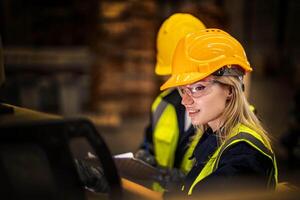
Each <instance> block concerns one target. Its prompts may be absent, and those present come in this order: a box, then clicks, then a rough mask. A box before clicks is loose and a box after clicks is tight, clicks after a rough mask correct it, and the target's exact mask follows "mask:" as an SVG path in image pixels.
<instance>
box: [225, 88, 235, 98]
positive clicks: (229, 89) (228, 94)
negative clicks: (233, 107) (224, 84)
mask: <svg viewBox="0 0 300 200" xmlns="http://www.w3.org/2000/svg"><path fill="white" fill-rule="evenodd" d="M232 93H233V92H232V87H229V88H228V93H227V97H226V99H227V100H230V99H231V98H232Z"/></svg>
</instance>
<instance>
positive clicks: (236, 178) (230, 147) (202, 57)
mask: <svg viewBox="0 0 300 200" xmlns="http://www.w3.org/2000/svg"><path fill="white" fill-rule="evenodd" d="M251 71H252V68H251V67H250V65H249V62H248V60H247V57H246V54H245V52H244V49H243V47H242V46H241V44H240V43H239V42H238V41H237V40H236V39H234V38H233V37H232V36H230V35H229V34H228V33H226V32H224V31H222V30H219V29H205V30H201V31H199V32H197V33H190V34H188V35H186V36H185V37H184V38H183V39H181V40H180V41H179V43H178V45H177V47H176V50H175V54H174V56H173V63H172V75H171V77H170V78H169V79H168V80H167V81H166V82H165V83H164V84H163V85H162V86H161V90H165V89H168V88H175V87H176V88H177V89H178V91H179V93H180V95H181V97H182V104H183V105H184V106H185V108H186V110H187V112H188V114H189V116H190V118H191V121H192V124H193V125H194V126H195V127H196V128H198V129H201V130H202V131H199V133H202V135H201V139H200V141H199V142H198V144H197V146H196V148H195V150H194V152H193V155H192V157H191V159H194V162H195V163H194V166H193V168H192V169H191V171H190V172H189V173H188V175H187V177H186V180H185V183H184V185H183V187H182V191H183V192H184V193H185V194H187V195H191V194H195V193H199V192H204V191H211V190H213V191H223V189H224V190H225V191H227V190H228V189H233V190H234V191H236V189H237V188H241V189H250V187H251V188H253V187H254V188H262V189H274V188H275V186H276V184H277V165H276V160H275V156H274V153H273V151H272V148H271V144H270V138H269V135H268V133H267V132H266V131H265V130H264V128H263V127H262V125H261V123H260V122H259V120H258V119H257V117H256V116H255V114H254V113H253V112H251V111H250V109H249V104H248V102H247V99H246V97H245V95H244V93H243V77H244V75H245V73H247V72H251ZM193 196H194V195H193Z"/></svg>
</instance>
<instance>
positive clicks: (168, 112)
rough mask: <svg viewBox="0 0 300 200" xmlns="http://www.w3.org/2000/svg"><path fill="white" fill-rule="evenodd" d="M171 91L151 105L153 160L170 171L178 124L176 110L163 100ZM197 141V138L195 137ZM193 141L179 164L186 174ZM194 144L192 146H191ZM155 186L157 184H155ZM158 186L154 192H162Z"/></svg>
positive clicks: (163, 93)
mask: <svg viewBox="0 0 300 200" xmlns="http://www.w3.org/2000/svg"><path fill="white" fill-rule="evenodd" d="M170 92H172V90H166V91H164V92H162V93H161V94H160V95H159V96H158V97H157V98H156V99H155V101H154V103H153V104H152V130H153V144H154V145H153V146H154V153H155V159H156V162H157V164H158V165H159V166H161V167H165V168H169V169H172V168H173V167H174V161H175V152H176V149H177V144H178V139H179V132H180V129H179V123H178V116H177V113H176V108H175V106H174V105H173V104H171V103H169V102H167V101H165V100H164V97H165V96H167V95H168V94H170ZM195 139H196V140H197V139H199V137H195ZM196 140H193V142H191V145H190V146H189V148H188V150H187V151H186V153H185V155H184V156H183V158H182V161H181V163H180V169H181V170H182V172H184V173H187V172H189V171H190V169H191V168H192V166H193V160H190V159H188V158H189V157H191V155H192V153H193V150H194V148H195V146H196V144H197V143H198V141H196ZM193 144H194V145H193ZM155 185H157V184H155ZM158 188H160V186H154V188H153V189H154V190H156V191H162V190H161V189H158Z"/></svg>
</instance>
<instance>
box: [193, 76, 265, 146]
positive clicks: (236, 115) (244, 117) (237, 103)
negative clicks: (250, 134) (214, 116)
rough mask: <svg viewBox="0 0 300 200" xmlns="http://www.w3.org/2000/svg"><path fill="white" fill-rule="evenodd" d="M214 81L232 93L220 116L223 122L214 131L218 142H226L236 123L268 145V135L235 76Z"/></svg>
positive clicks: (201, 127)
mask: <svg viewBox="0 0 300 200" xmlns="http://www.w3.org/2000/svg"><path fill="white" fill-rule="evenodd" d="M215 80H216V81H217V82H219V83H220V84H222V85H223V86H225V87H229V90H230V91H231V93H232V96H231V98H230V99H228V101H227V102H226V106H225V109H224V112H223V113H222V115H221V119H223V120H224V124H223V125H222V127H221V128H220V129H219V130H217V131H216V134H217V136H218V138H219V141H218V142H219V143H220V144H222V143H223V142H224V141H225V140H227V139H228V137H229V134H230V133H231V131H232V129H233V128H234V127H235V126H236V125H237V124H238V123H241V124H243V125H245V126H247V127H249V128H251V129H252V130H254V131H256V132H257V133H258V134H259V135H261V137H262V139H263V140H264V141H265V142H266V144H269V143H270V138H269V135H268V133H267V132H266V131H265V129H264V128H263V126H262V125H261V123H260V121H259V120H258V118H257V117H256V115H255V114H254V113H253V111H251V110H250V105H249V103H248V101H247V99H246V96H245V94H244V92H243V89H242V82H241V80H239V79H238V78H237V77H235V76H220V77H215ZM196 127H197V128H200V129H202V131H201V132H203V130H204V129H205V128H207V127H206V126H205V125H204V126H203V125H202V126H196Z"/></svg>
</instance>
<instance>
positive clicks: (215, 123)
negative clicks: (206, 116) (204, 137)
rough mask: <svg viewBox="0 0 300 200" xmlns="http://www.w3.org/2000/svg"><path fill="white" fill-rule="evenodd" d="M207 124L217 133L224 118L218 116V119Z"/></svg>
mask: <svg viewBox="0 0 300 200" xmlns="http://www.w3.org/2000/svg"><path fill="white" fill-rule="evenodd" d="M207 124H208V126H209V127H210V128H211V129H212V131H213V132H214V133H215V132H216V131H217V130H219V129H220V128H221V127H222V125H223V120H221V119H220V118H218V119H215V120H213V121H210V122H208V123H207Z"/></svg>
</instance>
